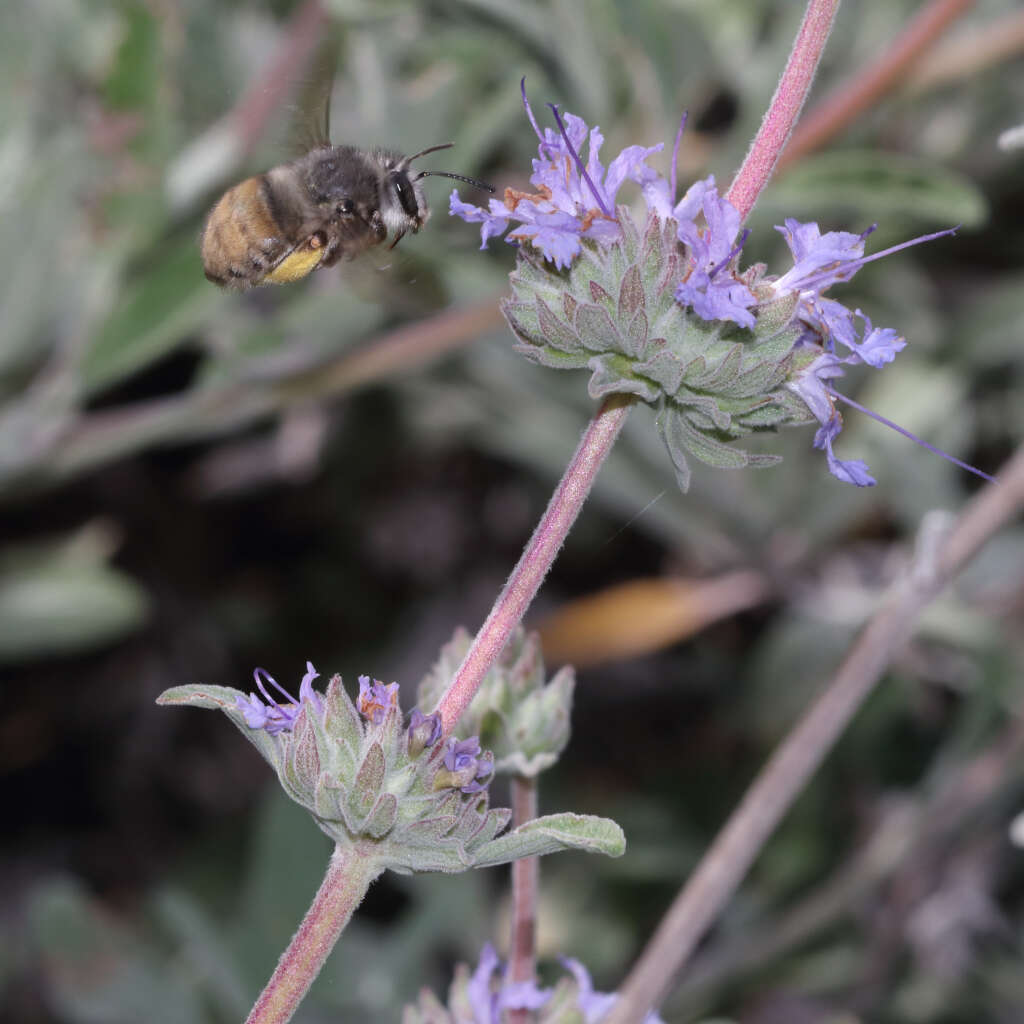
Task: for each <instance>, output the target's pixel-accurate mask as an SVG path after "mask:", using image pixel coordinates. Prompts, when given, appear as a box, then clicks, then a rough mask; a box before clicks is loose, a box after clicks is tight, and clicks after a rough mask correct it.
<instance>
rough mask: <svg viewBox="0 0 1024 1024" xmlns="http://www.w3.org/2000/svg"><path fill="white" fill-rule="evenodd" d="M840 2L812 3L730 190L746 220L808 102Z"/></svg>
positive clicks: (815, 0) (819, 0) (729, 195)
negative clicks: (808, 95)
mask: <svg viewBox="0 0 1024 1024" xmlns="http://www.w3.org/2000/svg"><path fill="white" fill-rule="evenodd" d="M838 8H839V0H810V2H809V3H808V4H807V11H806V13H805V14H804V20H803V23H802V24H801V25H800V31H799V32H798V33H797V37H796V42H794V43H793V49H792V51H791V52H790V55H789V60H788V61H787V63H786V68H785V70H784V71H783V72H782V77H781V78H780V79H779V84H778V86H777V88H776V89H775V95H774V96H773V97H772V101H771V103H770V104H769V106H768V111H767V113H766V114H765V115H764V120H763V121H762V122H761V127H760V128H759V129H758V132H757V135H756V136H755V137H754V141H753V142H752V143H751V146H750V149H749V150H747V155H746V157H745V158H744V160H743V166H742V167H741V168H740V169H739V171H738V173H737V174H736V177H735V179H734V180H733V183H732V185H730V187H729V192H728V193H727V195H726V198H727V199H728V200H729V202H730V203H732V205H733V206H735V207H736V209H737V210H739V211H740V218H741V219H742V220H746V219H747V217H748V215H749V214H750V211H751V210H752V209H753V208H754V203H755V202H756V201H757V197H758V196H759V195H760V194H761V190H762V189H763V188H764V187H765V185H767V184H768V179H769V178H770V177H771V175H772V171H773V170H774V168H775V163H776V161H777V160H778V159H779V155H780V154H781V153H782V149H783V147H784V146H785V145H786V140H787V139H788V138H789V134H790V132H791V131H792V130H793V126H794V125H795V124H796V119H797V118H798V117H799V116H800V109H801V108H802V107H803V105H804V100H805V99H807V93H808V92H809V91H810V88H811V82H812V81H814V73H815V71H816V70H817V68H818V61H820V60H821V55H822V52H823V51H824V49H825V42H826V41H827V39H828V34H829V32H831V31H832V21H833V19H834V18H835V15H836V11H837V10H838Z"/></svg>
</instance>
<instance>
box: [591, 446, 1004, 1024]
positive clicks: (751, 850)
mask: <svg viewBox="0 0 1024 1024" xmlns="http://www.w3.org/2000/svg"><path fill="white" fill-rule="evenodd" d="M1022 506H1024V448H1021V449H1020V450H1019V451H1018V452H1017V454H1016V455H1015V456H1014V458H1013V459H1012V460H1011V462H1010V463H1009V464H1008V465H1007V466H1006V467H1005V468H1004V470H1003V472H1002V473H1001V474H1000V477H999V479H998V480H997V481H996V482H995V483H993V484H990V485H989V486H987V487H986V488H985V489H984V490H983V491H981V492H980V493H979V494H978V496H977V497H976V498H974V499H973V500H972V501H971V503H970V504H969V505H968V506H967V508H966V509H965V510H964V512H963V514H962V515H961V517H960V519H959V520H958V522H957V523H956V525H955V527H954V528H953V529H952V531H951V532H950V533H949V535H948V537H947V538H946V540H945V543H944V544H943V545H942V547H941V550H940V552H939V554H938V556H937V557H935V558H934V559H933V561H932V562H931V563H928V562H927V561H924V560H922V562H923V564H920V565H919V566H918V567H917V569H916V570H915V571H914V572H912V573H911V574H910V577H909V578H908V579H907V580H906V581H904V583H903V585H902V586H901V587H900V588H898V589H897V590H896V591H895V592H894V594H893V596H892V597H891V598H890V600H888V601H886V602H885V603H884V605H883V607H882V608H880V609H879V611H878V612H877V613H876V614H875V615H874V617H873V618H872V619H871V621H870V622H869V623H868V625H867V626H866V627H865V629H864V630H863V631H862V632H861V634H860V636H859V637H858V638H857V641H856V642H855V644H854V646H853V647H852V648H851V650H850V652H849V653H848V654H847V656H846V658H845V659H844V660H843V663H842V665H840V667H839V670H838V671H837V673H836V675H835V677H834V678H833V679H832V681H831V682H830V683H829V684H828V686H827V687H826V689H825V690H824V692H823V693H822V694H821V696H820V697H819V698H818V700H817V701H816V702H815V703H814V704H813V705H812V707H811V708H810V709H809V710H808V711H807V712H806V713H805V714H804V716H803V717H802V718H801V719H800V721H799V722H798V723H797V725H796V726H795V727H794V728H793V730H792V731H791V732H790V733H789V735H788V736H787V737H786V738H785V740H783V742H782V744H781V745H780V746H779V747H778V749H777V750H776V751H775V753H774V754H773V755H772V757H771V758H770V760H769V761H768V763H767V764H766V765H765V766H764V768H763V769H762V770H761V772H760V774H759V775H758V776H757V778H756V779H755V780H754V782H753V784H752V785H751V786H750V788H749V789H748V790H747V792H746V795H745V796H744V797H743V800H742V801H741V803H740V805H739V806H738V807H737V808H736V810H735V811H733V813H732V814H731V815H730V817H729V820H728V821H727V822H726V824H725V826H724V827H723V829H722V830H721V832H719V834H718V836H717V837H716V838H715V841H714V842H713V843H712V844H711V847H710V848H709V849H708V851H707V853H706V854H705V855H704V857H703V858H702V859H701V862H700V863H699V864H698V865H697V868H696V870H695V871H694V872H693V874H692V875H691V876H690V878H689V879H688V881H687V883H686V885H685V886H684V887H683V889H682V890H681V891H680V893H679V895H678V896H677V897H676V899H675V901H674V902H673V904H672V906H671V907H670V908H669V911H668V913H667V914H666V915H665V917H664V918H663V919H662V922H661V924H660V925H659V926H658V929H657V931H656V932H655V933H654V936H653V937H652V938H651V940H650V942H649V943H648V944H647V948H646V949H645V950H644V952H643V953H642V954H641V956H640V959H639V960H638V961H637V963H636V964H635V965H634V967H633V970H632V971H631V973H630V975H629V977H628V978H627V979H626V982H625V984H624V985H623V986H622V988H621V989H620V998H619V1001H618V1002H617V1003H616V1004H615V1006H614V1007H613V1009H612V1012H611V1014H609V1016H608V1017H607V1019H606V1021H605V1024H634V1022H638V1021H641V1020H642V1019H643V1017H644V1015H645V1014H646V1013H647V1012H648V1010H649V1009H650V1008H651V1007H652V1006H657V1005H658V1004H660V1003H661V1001H662V1000H663V999H664V997H665V995H666V993H667V992H668V989H669V986H670V985H671V982H672V979H673V977H674V976H675V975H676V973H677V972H678V971H679V969H680V968H681V967H682V966H683V964H684V963H685V962H686V961H687V960H688V959H689V956H690V954H691V953H692V952H693V950H694V949H695V948H696V946H697V943H698V942H699V941H700V939H701V938H702V937H703V936H704V934H705V932H706V931H707V929H708V928H709V927H710V925H711V923H712V922H713V921H714V920H715V918H716V917H717V916H718V914H719V913H720V912H721V910H722V908H723V907H724V906H725V905H726V903H727V902H728V901H729V899H730V898H731V897H732V894H733V893H734V892H735V891H736V888H737V887H738V885H739V883H740V881H741V880H742V879H743V877H744V875H745V874H746V873H747V870H748V869H749V868H750V865H751V864H752V863H753V862H754V859H755V857H756V856H757V854H758V853H759V852H760V850H761V848H762V847H763V845H764V843H765V842H766V840H767V839H768V837H769V836H770V835H771V834H772V832H773V831H774V830H775V827H776V825H778V823H779V821H780V820H781V819H782V817H783V815H784V814H785V813H786V812H787V811H788V810H789V808H790V807H791V806H792V804H793V802H794V800H796V798H797V796H798V795H799V794H800V793H801V792H802V790H803V788H804V786H805V785H806V784H807V782H808V780H809V779H810V778H811V776H812V775H813V774H814V773H815V771H816V770H817V769H818V767H819V766H820V765H821V763H822V761H823V760H824V759H825V756H826V755H827V754H828V752H829V751H830V750H831V749H832V746H833V744H834V743H835V741H836V740H837V739H838V737H839V736H840V735H841V734H842V732H843V730H844V729H845V728H846V726H847V725H848V724H849V722H850V720H851V719H852V718H853V716H854V714H855V713H856V712H857V710H858V709H859V708H860V707H861V705H862V704H863V703H864V700H865V699H866V698H867V696H868V694H870V693H871V691H872V690H873V689H874V686H875V684H876V683H877V682H878V680H879V679H880V678H881V676H882V673H883V672H884V670H885V668H886V666H887V665H888V663H889V661H890V659H891V658H892V656H893V655H894V654H895V653H896V652H897V651H899V650H900V649H901V648H902V647H903V645H904V644H905V643H906V641H907V638H908V637H909V636H910V634H911V632H912V631H913V628H914V623H915V622H916V620H917V618H918V616H919V615H920V613H921V611H922V610H923V609H924V608H925V606H926V605H927V604H928V603H929V602H930V601H932V600H933V599H934V598H935V597H936V596H937V595H938V594H939V593H940V591H941V590H942V589H943V588H944V587H945V585H946V584H947V583H948V582H949V580H950V579H951V578H952V577H953V576H954V575H955V573H957V572H958V571H959V570H960V569H961V568H962V567H963V566H964V564H965V563H966V562H967V560H968V559H969V558H971V557H972V556H973V555H974V554H975V553H976V552H977V551H978V549H979V548H980V547H981V546H982V545H983V544H984V543H985V542H986V541H987V540H988V539H989V538H990V537H991V536H992V535H993V534H994V533H995V532H996V531H997V530H998V529H1000V528H1001V527H1002V526H1004V525H1006V523H1007V522H1009V521H1011V520H1012V519H1013V518H1014V517H1015V516H1017V515H1018V514H1019V513H1020V509H1021V507H1022Z"/></svg>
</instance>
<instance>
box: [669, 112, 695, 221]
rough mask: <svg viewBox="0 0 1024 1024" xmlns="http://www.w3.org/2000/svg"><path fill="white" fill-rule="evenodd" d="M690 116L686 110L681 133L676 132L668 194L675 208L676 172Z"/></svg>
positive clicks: (680, 120) (681, 121)
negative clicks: (687, 120) (680, 148)
mask: <svg viewBox="0 0 1024 1024" xmlns="http://www.w3.org/2000/svg"><path fill="white" fill-rule="evenodd" d="M689 116H690V112H689V111H688V110H684V111H683V116H682V117H681V118H680V119H679V131H677V132H676V142H675V145H674V146H673V147H672V176H671V177H670V178H669V183H668V194H669V198H670V200H671V202H672V205H673V206H675V203H676V181H677V178H676V171H677V169H678V167H679V145H680V143H681V142H682V141H683V132H684V131H685V130H686V119H687V118H688V117H689Z"/></svg>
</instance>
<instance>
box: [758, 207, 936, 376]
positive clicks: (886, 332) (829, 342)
mask: <svg viewBox="0 0 1024 1024" xmlns="http://www.w3.org/2000/svg"><path fill="white" fill-rule="evenodd" d="M874 230H875V225H872V226H871V227H870V228H868V229H867V230H866V231H865V232H863V233H862V234H860V235H854V234H851V233H850V232H849V231H826V232H825V234H822V233H821V230H820V229H819V228H818V225H817V224H815V223H813V222H810V223H806V224H802V223H801V222H800V221H798V220H794V219H793V218H792V217H787V218H786V223H785V226H784V227H776V231H778V232H780V233H781V235H782V237H783V238H785V239H786V244H787V245H788V246H789V251H790V252H791V253H792V254H793V266H792V268H791V269H790V270H788V271H787V272H786V273H785V274H783V275H782V277H780V278H778V279H777V280H776V281H774V282H773V283H772V288H773V289H774V290H775V292H776V293H777V294H779V295H791V294H793V293H796V294H797V295H799V301H798V302H797V309H796V314H795V315H796V317H797V318H798V319H800V320H801V321H803V323H804V324H806V325H807V326H808V327H809V328H810V331H811V334H812V338H813V336H817V339H819V340H820V343H822V344H824V346H825V349H826V350H827V351H829V352H834V351H835V346H836V342H838V343H839V344H840V345H842V346H843V347H845V348H847V349H849V350H850V351H851V352H852V353H853V354H854V355H855V356H856V357H857V358H856V359H855V360H853V361H854V362H865V363H867V364H868V365H869V366H874V367H880V366H882V365H884V364H885V363H888V362H891V360H892V359H893V357H894V356H895V354H896V353H897V352H898V351H899V350H900V349H901V348H903V347H904V345H905V344H906V343H905V342H904V341H903V339H902V338H900V337H899V335H897V334H896V332H895V331H894V330H892V329H891V328H879V329H877V330H875V329H873V328H872V326H871V321H870V320H868V318H867V317H865V316H864V315H863V314H862V313H861V312H860V310H857V312H856V314H854V313H851V312H850V310H849V309H847V308H846V306H844V305H843V304H842V303H840V302H836V301H835V299H827V298H824V297H823V293H824V292H825V290H826V289H827V288H829V286H830V285H833V284H836V283H837V282H840V281H849V280H850V278H852V277H853V275H854V274H856V273H857V271H858V270H860V268H861V267H862V266H864V264H865V263H870V262H871V261H872V260H877V259H881V258H882V257H883V256H888V255H889V254H890V253H894V252H898V251H899V250H900V249H905V248H907V247H908V246H911V245H917V244H919V243H920V242H928V241H931V240H932V239H933V238H941V237H942V236H943V235H951V234H953V233H954V232H955V231H956V228H949V229H947V230H946V231H936V232H935V233H933V234H930V235H921V236H919V237H918V238H912V239H910V240H909V241H907V242H901V243H900V244H899V245H894V246H891V247H890V248H888V249H884V250H883V251H882V252H876V253H873V254H872V255H870V256H865V255H864V240H865V239H866V238H867V237H868V235H870V234H871V232H872V231H874ZM855 316H860V317H861V318H862V319H863V320H864V330H863V332H862V335H861V340H860V341H858V340H857V330H856V326H855V324H854V317H855Z"/></svg>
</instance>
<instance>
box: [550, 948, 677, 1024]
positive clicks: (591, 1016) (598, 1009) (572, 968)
mask: <svg viewBox="0 0 1024 1024" xmlns="http://www.w3.org/2000/svg"><path fill="white" fill-rule="evenodd" d="M561 960H562V966H563V967H564V968H565V969H566V970H567V971H568V972H569V973H570V974H571V975H572V976H573V977H574V978H575V979H576V987H577V990H578V995H577V997H576V1005H577V1006H578V1007H579V1008H580V1010H581V1012H582V1013H583V1020H584V1024H599V1022H600V1021H602V1020H604V1018H605V1017H606V1016H607V1015H608V1012H609V1011H610V1010H611V1008H612V1007H613V1006H614V1005H615V1003H616V1001H617V1000H618V998H619V996H618V993H617V992H595V991H594V983H593V982H592V981H591V980H590V973H589V972H588V971H587V969H586V967H584V966H583V964H581V963H580V962H579V960H574V959H572V958H571V957H562V958H561ZM644 1024H665V1022H664V1021H663V1020H662V1019H661V1018H660V1017H659V1016H658V1015H657V1014H656V1013H654V1011H653V1010H652V1011H651V1012H650V1013H649V1014H647V1016H646V1017H644Z"/></svg>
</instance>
